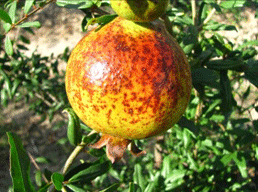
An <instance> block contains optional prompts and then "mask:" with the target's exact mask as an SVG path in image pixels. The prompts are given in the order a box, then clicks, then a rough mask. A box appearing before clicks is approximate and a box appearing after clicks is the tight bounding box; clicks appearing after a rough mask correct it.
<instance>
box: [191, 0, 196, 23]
mask: <svg viewBox="0 0 258 192" xmlns="http://www.w3.org/2000/svg"><path fill="white" fill-rule="evenodd" d="M191 5H192V17H193V24H194V26H197V22H196V15H197V10H196V0H191Z"/></svg>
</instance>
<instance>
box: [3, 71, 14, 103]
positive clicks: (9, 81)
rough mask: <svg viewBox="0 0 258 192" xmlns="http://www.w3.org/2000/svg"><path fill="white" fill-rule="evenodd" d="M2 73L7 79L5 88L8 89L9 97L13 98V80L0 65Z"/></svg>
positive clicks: (5, 79)
mask: <svg viewBox="0 0 258 192" xmlns="http://www.w3.org/2000/svg"><path fill="white" fill-rule="evenodd" d="M0 74H1V75H2V77H3V78H4V81H5V90H6V91H7V93H8V96H9V98H10V99H12V83H11V80H10V78H9V77H8V75H7V74H6V73H5V72H4V70H2V69H1V67H0Z"/></svg>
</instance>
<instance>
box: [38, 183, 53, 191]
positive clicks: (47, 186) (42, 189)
mask: <svg viewBox="0 0 258 192" xmlns="http://www.w3.org/2000/svg"><path fill="white" fill-rule="evenodd" d="M50 186H51V183H50V184H46V185H44V186H43V187H41V188H40V189H39V190H38V192H47V191H48V188H49V187H50Z"/></svg>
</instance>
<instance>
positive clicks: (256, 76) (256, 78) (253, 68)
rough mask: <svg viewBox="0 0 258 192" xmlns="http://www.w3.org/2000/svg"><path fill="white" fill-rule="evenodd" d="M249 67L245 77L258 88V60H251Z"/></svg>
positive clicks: (248, 63)
mask: <svg viewBox="0 0 258 192" xmlns="http://www.w3.org/2000/svg"><path fill="white" fill-rule="evenodd" d="M247 65H248V69H247V70H246V71H245V78H246V79H248V80H249V81H250V82H251V83H252V84H254V85H255V86H256V87H257V88H258V61H257V60H256V61H255V60H249V61H248V62H247Z"/></svg>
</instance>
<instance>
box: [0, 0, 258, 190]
mask: <svg viewBox="0 0 258 192" xmlns="http://www.w3.org/2000/svg"><path fill="white" fill-rule="evenodd" d="M50 3H56V4H57V5H58V6H60V7H65V8H67V9H70V8H73V9H80V10H81V11H82V12H84V13H85V17H84V19H83V20H82V30H84V31H86V29H87V27H88V26H89V25H90V24H93V23H99V24H100V25H103V24H105V23H107V22H108V21H109V20H110V19H112V18H113V17H114V16H113V15H111V14H112V12H110V10H111V9H110V8H109V6H110V5H109V1H99V0H88V1H85V0H78V1H73V0H57V1H54V0H42V1H35V0H26V1H17V0H9V1H6V2H3V3H1V9H0V19H1V20H2V24H3V25H2V27H3V28H2V29H3V31H2V33H1V35H0V38H1V50H0V73H1V76H0V87H1V97H0V101H1V106H2V107H6V106H8V103H9V102H19V101H23V102H25V103H28V104H29V105H30V110H33V111H35V112H37V113H38V114H40V115H41V117H42V121H43V120H44V119H46V118H49V119H50V120H51V119H52V118H53V116H54V115H55V114H57V113H58V114H61V112H62V111H63V110H64V109H66V110H65V111H66V112H67V113H68V117H69V121H68V124H67V133H68V137H67V138H63V139H64V140H63V142H62V143H63V147H64V148H66V149H67V150H66V151H67V154H68V155H69V158H68V159H67V161H65V162H63V161H62V162H60V163H64V165H60V167H61V166H63V169H62V170H61V171H60V170H56V172H50V171H49V169H48V168H47V166H48V165H49V164H51V161H49V160H47V159H46V158H44V157H38V158H36V160H35V159H34V158H33V157H32V156H31V155H30V154H29V153H27V152H26V151H25V150H24V148H23V147H22V143H23V142H22V141H21V139H20V137H19V136H18V135H17V134H16V133H11V132H8V133H7V136H8V141H9V144H10V159H11V163H10V173H11V177H12V180H13V185H12V186H11V187H10V189H9V190H10V191H19V192H21V191H26V192H30V191H40V192H43V191H47V190H51V191H55V190H56V191H59V190H62V191H101V190H102V191H130V192H131V191H137V192H138V191H145V192H149V191H257V190H258V185H257V184H258V171H257V169H258V144H257V143H258V134H257V132H258V120H254V119H252V116H251V115H250V110H253V109H255V110H256V111H257V112H258V106H257V100H258V97H257V87H258V61H257V60H256V59H257V45H258V41H257V40H252V41H245V42H243V43H241V44H240V45H236V44H234V43H232V42H231V41H230V40H229V39H227V38H226V37H224V36H223V35H221V34H220V33H219V32H220V31H224V30H237V28H236V27H235V26H234V25H227V24H223V23H219V22H216V21H214V20H213V19H212V16H213V14H214V13H221V14H224V13H232V12H233V13H234V14H235V15H236V17H237V15H238V14H239V12H241V9H242V8H244V7H256V8H257V6H258V1H256V0H252V1H251V0H250V1H244V0H229V1H220V0H217V1H216V0H203V1H194V0H193V1H190V0H189V1H187V0H174V1H173V0H171V3H170V6H169V9H168V11H167V12H166V15H164V16H163V17H162V18H161V19H162V20H163V21H164V23H165V24H166V27H167V30H168V31H169V32H170V33H171V34H172V35H173V36H174V37H175V38H176V39H177V41H178V42H179V44H180V45H181V47H182V48H183V50H184V52H185V53H186V54H187V57H188V60H189V62H190V64H191V68H192V77H193V86H194V89H193V91H192V97H191V102H190V104H189V106H188V109H187V111H186V113H185V115H184V117H183V118H182V119H181V120H180V121H179V122H178V124H176V125H175V126H174V127H173V128H172V129H170V130H169V131H168V132H167V133H166V134H164V135H162V136H158V137H157V138H151V139H147V140H140V141H136V143H137V145H138V146H140V147H141V148H144V149H146V150H147V151H148V153H147V154H146V155H145V156H142V157H138V158H135V157H132V156H131V155H127V156H126V157H125V159H124V160H123V161H121V162H119V163H116V164H113V165H111V164H110V162H109V161H107V158H106V155H105V152H104V149H102V150H93V149H90V148H88V147H87V144H89V143H91V142H94V141H96V139H97V138H98V135H97V134H91V135H88V133H90V129H89V128H88V127H87V126H85V125H83V124H81V123H80V121H79V120H78V119H77V116H76V115H75V114H74V112H73V111H72V110H71V109H70V108H69V104H68V101H67V98H66V95H65V89H64V72H63V71H60V70H58V66H59V65H60V62H61V61H65V62H66V61H67V59H68V57H69V53H70V52H69V50H68V49H65V50H64V53H63V54H61V55H59V56H57V57H54V56H53V55H52V56H50V57H45V56H44V57H43V56H41V55H40V54H36V53H33V54H32V55H31V56H26V55H25V54H24V51H26V50H27V47H26V45H27V44H29V43H30V39H28V38H26V37H24V36H23V35H22V34H19V35H18V37H16V38H11V36H10V35H9V34H10V32H11V31H12V30H13V29H17V28H24V29H25V30H27V31H29V32H30V33H31V35H33V34H34V32H33V31H34V30H37V29H36V28H38V27H40V25H41V24H40V22H38V21H30V20H28V18H30V16H31V15H34V14H37V12H38V11H39V10H41V9H43V8H44V7H45V6H47V5H48V4H50ZM247 80H248V81H249V82H250V83H251V84H246V83H245V82H246V81H247ZM246 85H247V86H246ZM252 90H255V93H256V94H255V96H252V95H251V94H252ZM236 98H237V100H236ZM247 103H248V104H247ZM66 141H69V142H70V144H71V145H68V143H67V142H66ZM83 150H86V151H87V153H86V154H84V155H83V156H81V157H80V163H74V159H75V157H76V155H77V154H79V153H80V152H82V151H83ZM50 152H51V151H50ZM31 162H32V163H33V164H34V166H35V167H36V169H34V166H33V170H35V171H34V172H33V177H32V175H31V173H30V169H31ZM37 163H44V164H46V166H45V168H43V167H41V166H39V165H38V164H37Z"/></svg>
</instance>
